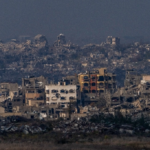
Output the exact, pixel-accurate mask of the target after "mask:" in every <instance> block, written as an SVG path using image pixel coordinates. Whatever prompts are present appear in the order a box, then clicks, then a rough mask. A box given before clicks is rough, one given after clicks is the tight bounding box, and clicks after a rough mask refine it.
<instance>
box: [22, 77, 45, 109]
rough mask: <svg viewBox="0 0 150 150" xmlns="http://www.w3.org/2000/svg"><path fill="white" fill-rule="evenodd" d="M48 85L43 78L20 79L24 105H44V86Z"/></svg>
mask: <svg viewBox="0 0 150 150" xmlns="http://www.w3.org/2000/svg"><path fill="white" fill-rule="evenodd" d="M47 83H48V81H47V79H46V78H45V77H43V76H40V77H34V76H30V77H26V78H23V79H22V91H23V94H24V103H25V104H26V105H28V106H35V105H43V104H45V85H46V84H47Z"/></svg>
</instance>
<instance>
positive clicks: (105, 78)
mask: <svg viewBox="0 0 150 150" xmlns="http://www.w3.org/2000/svg"><path fill="white" fill-rule="evenodd" d="M83 79H84V80H89V77H88V76H84V77H83ZM90 79H92V80H95V79H97V80H98V81H104V80H105V81H108V80H116V77H115V76H112V77H111V76H99V77H95V76H92V77H91V78H90Z"/></svg>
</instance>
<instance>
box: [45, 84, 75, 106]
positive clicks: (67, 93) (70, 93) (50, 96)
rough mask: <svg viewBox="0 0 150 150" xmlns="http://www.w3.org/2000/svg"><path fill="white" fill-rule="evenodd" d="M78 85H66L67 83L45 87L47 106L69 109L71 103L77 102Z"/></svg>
mask: <svg viewBox="0 0 150 150" xmlns="http://www.w3.org/2000/svg"><path fill="white" fill-rule="evenodd" d="M76 90H77V87H76V85H66V82H58V84H49V85H46V86H45V92H46V104H59V105H60V106H61V107H64V108H67V107H68V106H69V104H70V103H76V101H77V92H76Z"/></svg>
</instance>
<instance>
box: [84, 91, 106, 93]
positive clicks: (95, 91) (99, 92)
mask: <svg viewBox="0 0 150 150" xmlns="http://www.w3.org/2000/svg"><path fill="white" fill-rule="evenodd" d="M96 92H97V91H96V90H92V91H91V93H96ZM84 93H89V91H88V90H84ZM99 93H104V90H100V91H99Z"/></svg>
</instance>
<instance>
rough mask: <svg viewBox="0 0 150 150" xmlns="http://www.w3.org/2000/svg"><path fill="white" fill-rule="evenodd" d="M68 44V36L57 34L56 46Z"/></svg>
mask: <svg viewBox="0 0 150 150" xmlns="http://www.w3.org/2000/svg"><path fill="white" fill-rule="evenodd" d="M64 44H66V38H65V35H64V34H59V35H58V36H57V41H55V43H54V46H61V45H64Z"/></svg>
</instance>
